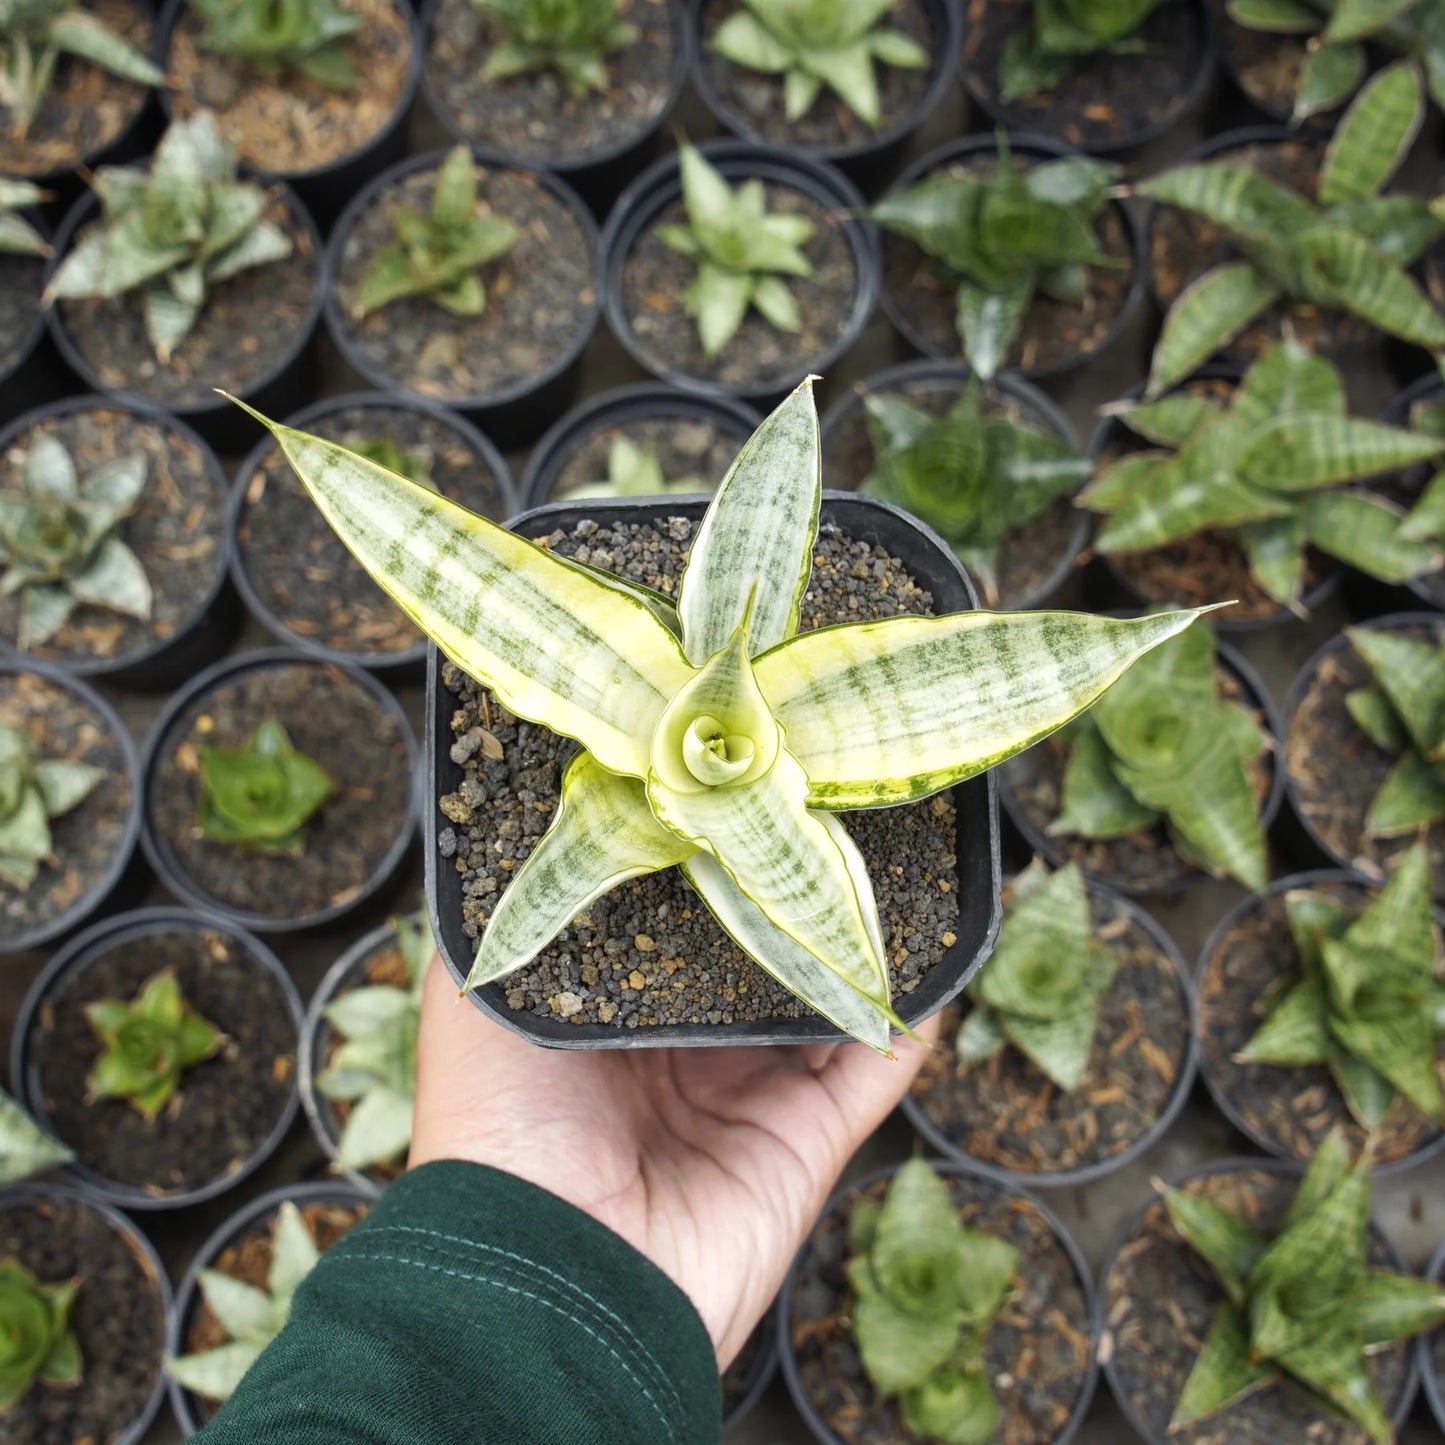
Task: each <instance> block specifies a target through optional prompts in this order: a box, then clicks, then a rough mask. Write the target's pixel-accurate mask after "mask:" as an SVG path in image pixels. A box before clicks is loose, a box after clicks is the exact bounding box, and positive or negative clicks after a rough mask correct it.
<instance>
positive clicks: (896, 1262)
mask: <svg viewBox="0 0 1445 1445" xmlns="http://www.w3.org/2000/svg"><path fill="white" fill-rule="evenodd" d="M848 1245H849V1253H850V1255H851V1258H850V1259H849V1261H848V1282H849V1284H851V1285H852V1287H853V1303H852V1306H851V1307H850V1309H849V1318H850V1319H851V1320H852V1324H853V1339H854V1341H855V1343H856V1344H857V1346H858V1354H859V1356H860V1358H861V1359H862V1361H863V1369H864V1371H865V1372H866V1373H867V1375H868V1379H869V1380H870V1381H871V1382H872V1385H873V1388H874V1389H875V1390H877V1392H878V1393H879V1394H880V1395H884V1396H897V1398H898V1404H899V1409H900V1411H901V1413H902V1416H903V1421H904V1424H905V1425H907V1427H908V1429H909V1431H910V1432H911V1433H912V1435H913V1436H914V1437H915V1438H917V1439H919V1440H932V1441H939V1442H942V1445H953V1442H957V1445H988V1442H989V1441H991V1440H993V1439H994V1438H995V1437H996V1436H997V1434H998V1428H999V1424H1000V1415H999V1408H998V1401H997V1399H996V1398H995V1397H994V1392H993V1385H992V1384H991V1383H990V1381H989V1377H988V1370H987V1367H986V1365H985V1362H984V1355H983V1351H984V1346H985V1344H986V1343H987V1341H988V1333H989V1329H990V1327H991V1326H992V1324H993V1322H994V1321H995V1320H996V1319H997V1318H998V1317H999V1315H1000V1314H1001V1313H1002V1312H1003V1309H1004V1307H1005V1306H1006V1305H1007V1304H1008V1302H1009V1298H1010V1297H1011V1295H1012V1294H1013V1284H1014V1276H1015V1275H1016V1274H1017V1273H1018V1267H1019V1255H1018V1250H1016V1249H1015V1248H1014V1247H1013V1245H1011V1244H1010V1243H1009V1242H1008V1241H1007V1240H1005V1239H1000V1238H998V1237H997V1236H996V1235H993V1234H989V1233H987V1232H986V1231H984V1230H981V1229H969V1228H967V1227H966V1226H965V1225H964V1224H963V1223H962V1221H961V1220H960V1219H959V1217H958V1210H957V1208H956V1207H955V1206H954V1203H953V1198H952V1196H951V1195H950V1193H949V1190H948V1185H947V1184H946V1183H945V1182H944V1181H943V1180H942V1179H941V1178H940V1177H939V1176H938V1175H937V1174H935V1173H934V1171H933V1169H932V1168H931V1167H930V1165H929V1164H928V1163H927V1162H926V1161H924V1160H922V1159H910V1160H909V1161H908V1162H907V1163H906V1164H904V1165H903V1166H902V1168H900V1169H899V1170H898V1172H897V1173H896V1174H895V1175H894V1176H893V1179H892V1181H891V1183H890V1184H889V1186H888V1192H887V1193H886V1194H885V1195H884V1197H883V1199H882V1200H881V1201H879V1200H875V1199H868V1198H864V1199H860V1200H858V1201H857V1203H855V1204H854V1206H853V1209H852V1213H851V1214H850V1215H849V1219H848Z"/></svg>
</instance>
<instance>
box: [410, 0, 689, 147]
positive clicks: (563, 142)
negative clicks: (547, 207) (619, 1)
mask: <svg viewBox="0 0 1445 1445" xmlns="http://www.w3.org/2000/svg"><path fill="white" fill-rule="evenodd" d="M683 3H686V0H671V3H669V0H626V3H624V4H623V5H622V6H621V7H620V9H619V17H620V18H621V19H623V20H625V21H627V22H629V23H630V24H632V25H635V26H636V27H637V29H638V32H639V33H638V37H637V39H636V40H635V41H634V42H633V43H632V44H630V45H628V46H625V47H624V48H622V49H620V50H614V51H611V52H610V53H609V54H608V55H607V56H606V64H607V81H608V83H607V88H606V90H603V91H589V92H588V93H587V94H586V95H584V96H581V97H577V96H573V95H572V94H570V93H569V91H568V90H567V88H566V86H565V85H564V84H563V83H562V81H561V79H560V78H559V77H558V76H557V75H555V74H554V73H553V72H552V71H550V70H546V69H543V70H538V71H534V72H533V73H531V74H530V75H519V76H516V77H513V78H511V79H508V80H488V79H486V78H485V76H484V75H483V70H484V68H485V66H486V63H487V58H488V56H489V55H490V54H491V53H492V51H493V50H494V49H495V48H496V46H497V45H498V44H499V43H500V41H501V39H502V34H501V30H500V27H499V26H498V25H497V23H496V21H495V20H492V19H490V18H488V17H486V16H484V15H483V14H482V13H481V12H480V11H479V10H478V9H477V7H476V6H475V5H473V4H472V3H471V0H435V3H433V4H431V5H429V6H428V8H427V12H426V18H427V44H426V85H427V99H428V101H429V102H430V104H431V106H432V108H433V109H434V110H435V111H436V113H437V114H438V116H440V117H441V119H442V121H443V123H444V124H445V125H446V126H447V127H448V128H449V129H451V130H452V131H454V132H455V133H456V134H457V135H458V136H460V137H462V138H464V139H466V140H469V141H471V142H473V143H474V144H475V145H478V146H480V147H482V149H484V150H490V151H493V152H497V153H500V154H502V155H506V156H510V157H516V158H518V159H520V160H523V161H526V162H529V163H531V164H534V165H539V166H546V167H548V168H550V169H552V170H559V171H563V172H566V171H568V170H571V169H573V168H575V167H577V166H580V165H584V164H586V163H587V162H588V161H589V160H594V159H598V158H601V157H605V156H609V155H613V154H616V153H617V152H618V151H621V150H625V149H628V148H630V147H631V146H632V145H633V144H634V143H638V142H641V141H642V140H643V138H644V137H646V136H647V135H648V134H649V133H650V132H651V131H653V130H655V129H656V127H657V126H658V125H659V124H661V122H662V120H663V118H664V117H665V116H666V114H667V112H668V111H669V110H670V109H671V108H672V104H673V102H674V100H675V98H676V92H677V90H678V89H679V79H680V77H679V74H678V66H679V62H680V61H684V62H685V59H686V50H687V42H686V31H685V29H684V28H683V27H684V23H685V19H684V17H683V15H682V14H681V12H680V9H679V7H680V6H681V5H682V4H683Z"/></svg>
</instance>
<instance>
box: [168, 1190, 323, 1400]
mask: <svg viewBox="0 0 1445 1445" xmlns="http://www.w3.org/2000/svg"><path fill="white" fill-rule="evenodd" d="M320 1258H321V1251H320V1250H319V1249H318V1248H317V1247H316V1241H315V1240H314V1239H313V1238H312V1237H311V1231H310V1229H309V1228H307V1225H306V1221H305V1220H304V1219H303V1218H302V1217H301V1211H300V1210H299V1209H297V1207H296V1206H295V1205H294V1204H293V1203H291V1201H290V1200H289V1199H288V1200H287V1201H286V1202H285V1203H284V1204H283V1205H282V1206H281V1208H280V1209H279V1210H277V1212H276V1223H275V1225H274V1226H273V1227H272V1230H271V1265H270V1268H269V1270H268V1272H267V1277H266V1288H265V1289H261V1288H259V1287H258V1286H256V1285H254V1284H247V1283H246V1282H245V1281H244V1280H239V1279H234V1278H233V1277H232V1276H231V1275H229V1274H226V1273H224V1272H223V1271H221V1270H218V1269H203V1270H201V1271H200V1273H199V1275H198V1281H199V1284H200V1289H201V1298H202V1299H203V1300H205V1302H206V1305H207V1307H208V1308H209V1309H210V1311H211V1313H212V1314H213V1315H214V1316H215V1317H216V1322H217V1323H218V1324H219V1325H220V1327H221V1328H222V1329H223V1330H224V1331H225V1332H226V1342H225V1343H224V1344H221V1345H217V1346H216V1347H215V1349H212V1350H203V1351H201V1352H200V1353H198V1354H194V1355H182V1356H180V1357H179V1358H177V1359H169V1360H167V1361H166V1366H165V1369H166V1374H168V1375H169V1376H170V1377H171V1379H173V1380H174V1381H175V1382H176V1383H177V1384H178V1385H180V1386H181V1388H182V1389H185V1390H190V1391H191V1392H192V1393H193V1394H196V1395H200V1396H202V1397H203V1398H205V1399H207V1400H214V1401H216V1402H218V1403H224V1402H225V1401H227V1400H229V1399H230V1398H231V1396H232V1395H234V1394H235V1393H236V1388H237V1386H239V1385H240V1383H241V1381H242V1379H243V1378H244V1377H245V1374H246V1371H247V1370H249V1369H250V1368H251V1366H252V1365H254V1364H255V1363H256V1361H257V1360H258V1359H260V1358H261V1352H262V1350H264V1349H265V1348H266V1346H267V1345H269V1344H270V1343H271V1341H272V1340H274V1339H275V1338H276V1336H277V1335H279V1334H280V1333H281V1331H282V1330H283V1329H284V1328H285V1327H286V1321H287V1320H288V1319H290V1317H291V1302H292V1300H293V1299H295V1297H296V1291H297V1290H298V1289H299V1288H300V1287H301V1282H302V1281H303V1280H304V1279H305V1278H306V1276H307V1275H308V1274H310V1273H311V1271H312V1270H313V1269H315V1268H316V1263H317V1261H318V1260H319V1259H320Z"/></svg>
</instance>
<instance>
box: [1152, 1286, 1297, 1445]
mask: <svg viewBox="0 0 1445 1445" xmlns="http://www.w3.org/2000/svg"><path fill="white" fill-rule="evenodd" d="M1278 1373H1279V1372H1278V1371H1277V1370H1275V1369H1274V1367H1273V1366H1271V1365H1268V1364H1265V1363H1262V1362H1261V1361H1257V1360H1255V1359H1253V1358H1252V1357H1251V1355H1250V1345H1249V1327H1248V1325H1247V1324H1246V1322H1245V1319H1244V1316H1243V1314H1241V1313H1240V1311H1239V1309H1238V1307H1237V1306H1235V1305H1232V1304H1222V1305H1220V1307H1219V1309H1218V1310H1217V1311H1216V1312H1215V1315H1214V1322H1213V1324H1211V1325H1210V1327H1209V1333H1208V1334H1207V1335H1206V1336H1205V1337H1204V1345H1203V1348H1201V1350H1200V1351H1199V1357H1198V1358H1197V1359H1196V1360H1195V1361H1194V1368H1193V1369H1192V1370H1190V1372H1189V1378H1188V1379H1187V1380H1186V1381H1185V1382H1184V1389H1183V1391H1182V1392H1181V1393H1180V1396H1179V1403H1178V1404H1177V1405H1176V1406H1175V1407H1174V1414H1173V1416H1172V1417H1171V1418H1170V1421H1169V1429H1170V1432H1171V1433H1172V1432H1174V1431H1176V1430H1183V1429H1185V1428H1186V1427H1187V1426H1190V1425H1194V1424H1197V1423H1198V1422H1199V1421H1200V1420H1207V1419H1208V1418H1209V1417H1210V1416H1211V1415H1217V1414H1218V1413H1219V1412H1220V1411H1221V1410H1225V1409H1228V1408H1229V1406H1231V1405H1237V1404H1238V1403H1239V1402H1240V1401H1241V1400H1243V1399H1245V1398H1246V1397H1247V1396H1249V1395H1252V1394H1254V1392H1255V1391H1256V1390H1262V1389H1263V1388H1264V1387H1265V1386H1266V1385H1270V1384H1273V1383H1274V1381H1275V1380H1276V1379H1277V1378H1278Z"/></svg>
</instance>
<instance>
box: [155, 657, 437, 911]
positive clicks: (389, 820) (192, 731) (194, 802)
mask: <svg viewBox="0 0 1445 1445" xmlns="http://www.w3.org/2000/svg"><path fill="white" fill-rule="evenodd" d="M257 656H258V655H257V654H254V653H253V654H249V655H243V657H242V658H241V659H239V660H238V663H237V664H223V665H222V667H221V668H220V669H217V670H213V672H212V674H209V675H203V676H202V677H201V678H200V679H198V680H197V681H198V684H199V686H198V687H193V688H192V689H191V690H189V691H188V692H187V693H185V694H183V695H182V696H181V697H180V698H178V699H177V701H176V703H175V704H173V707H174V709H175V711H173V712H172V713H170V714H169V715H168V716H166V717H165V718H163V719H162V721H161V723H159V724H158V725H157V732H156V733H155V734H154V736H153V741H152V744H151V746H152V748H153V750H154V751H153V752H152V754H151V758H150V762H149V768H148V773H147V779H146V831H147V842H148V845H149V848H150V850H151V851H152V852H153V854H154V858H155V861H156V863H157V865H158V866H159V867H160V868H162V869H163V870H164V871H167V872H170V873H172V874H173V875H174V880H173V881H174V882H175V883H177V884H179V885H180V886H181V887H182V888H183V890H184V891H185V892H186V893H187V894H189V895H191V896H193V897H194V898H195V899H196V900H197V901H199V902H202V903H205V904H209V905H211V906H219V907H221V908H223V909H225V910H227V911H229V912H231V913H233V914H234V915H235V916H237V917H238V918H241V919H242V920H244V921H245V922H246V923H247V925H248V926H254V927H257V928H261V929H266V928H288V927H296V926H304V925H305V924H307V923H310V922H315V921H319V919H318V917H317V916H318V915H322V914H326V913H328V912H330V911H332V910H344V909H346V908H349V907H351V906H353V905H355V904H356V903H358V902H360V901H361V900H362V899H364V897H365V896H366V895H367V893H368V892H369V890H371V889H372V888H374V887H376V886H379V883H380V880H381V879H382V877H383V876H385V875H386V874H388V873H389V872H390V871H391V869H392V867H393V866H394V863H395V860H396V859H397V858H398V856H399V854H400V852H401V851H402V850H403V849H404V848H405V845H406V841H407V840H408V839H409V837H410V833H411V828H412V821H413V814H412V799H413V784H412V768H413V765H414V754H415V746H414V743H413V740H412V738H411V734H410V731H409V729H408V728H407V727H406V724H405V722H404V720H403V718H402V716H401V714H400V711H399V710H397V709H395V707H394V705H392V706H388V705H386V704H384V703H383V701H382V695H381V694H380V693H379V690H377V689H375V685H374V684H373V685H370V686H368V685H367V684H366V683H365V682H364V680H363V677H362V676H361V675H359V674H356V673H352V672H348V671H345V670H343V669H342V668H340V667H338V666H336V665H334V664H331V663H323V662H308V661H305V660H296V661H288V660H287V659H286V657H285V655H284V654H277V653H269V654H260V658H261V660H260V661H259V663H258V662H257ZM267 717H276V718H278V719H279V720H280V722H281V723H282V725H283V726H284V727H285V729H286V731H287V733H288V734H289V735H290V738H291V744H292V746H293V747H294V748H295V749H296V750H297V751H298V752H301V753H304V754H305V755H306V756H307V757H309V758H311V759H313V760H314V761H315V762H317V763H319V764H320V765H321V767H322V768H324V769H325V770H326V772H327V773H328V775H329V776H330V777H331V779H332V781H333V782H334V783H335V785H336V791H335V792H334V793H333V794H332V796H331V797H330V798H329V799H328V800H327V801H326V802H325V803H324V804H323V805H322V807H321V810H320V811H319V812H318V813H317V814H316V815H315V816H314V817H313V818H312V819H311V820H310V822H309V823H308V824H307V825H306V836H305V847H304V851H303V853H302V854H301V856H300V857H299V858H292V857H287V856H284V855H278V854H267V853H257V852H250V851H247V850H244V849H241V848H238V847H234V846H232V845H230V844H225V843H213V842H211V841H209V840H208V839H206V838H204V837H202V836H201V831H200V827H199V825H198V824H197V821H196V817H197V808H198V806H199V802H200V792H201V789H200V775H199V767H200V749H201V748H202V747H206V746H211V747H231V748H239V747H244V746H245V744H246V741H247V739H249V738H250V736H251V734H252V733H253V732H254V731H255V729H256V727H257V726H258V725H259V724H260V723H261V722H262V721H264V720H265V719H266V718H267Z"/></svg>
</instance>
